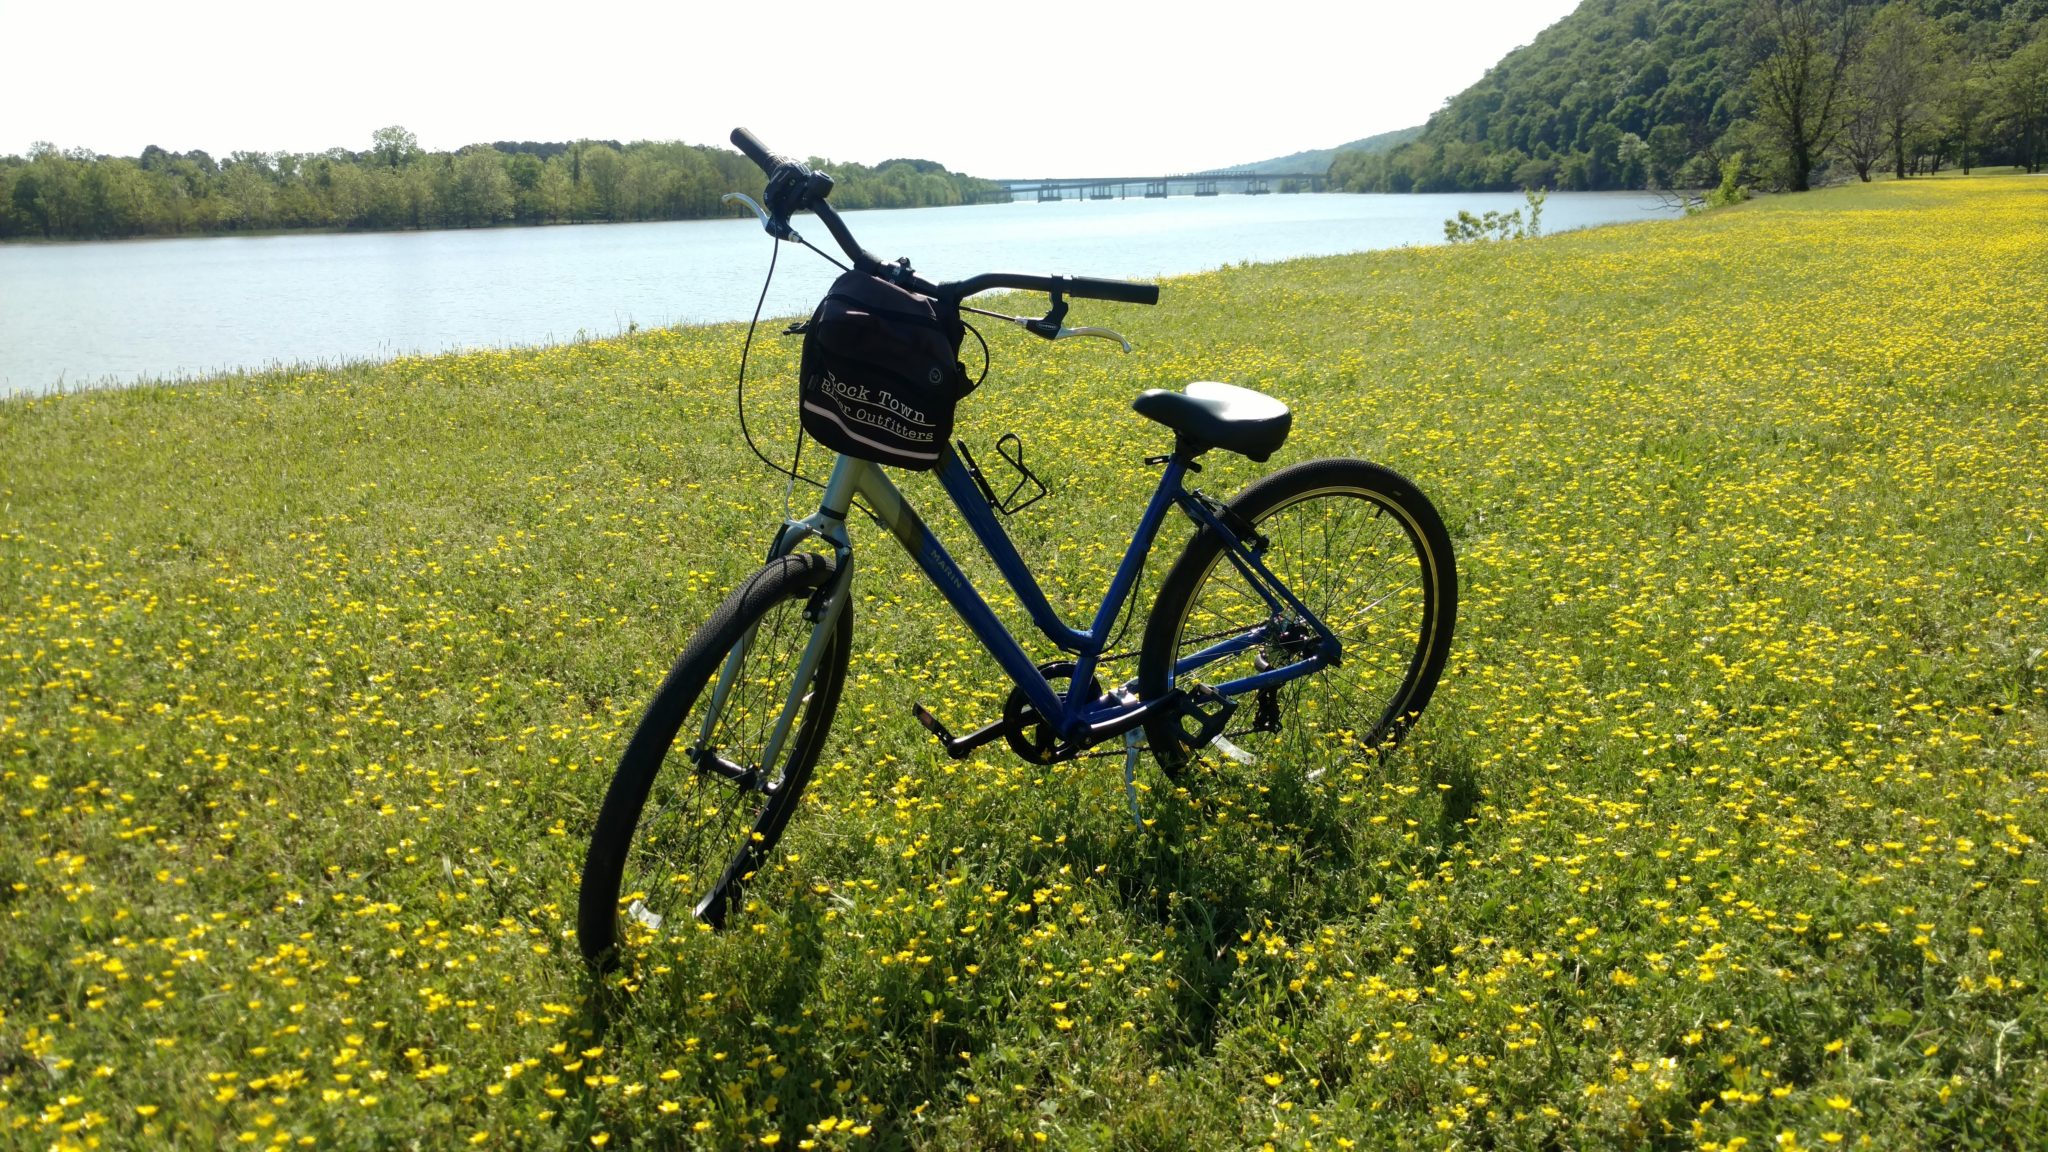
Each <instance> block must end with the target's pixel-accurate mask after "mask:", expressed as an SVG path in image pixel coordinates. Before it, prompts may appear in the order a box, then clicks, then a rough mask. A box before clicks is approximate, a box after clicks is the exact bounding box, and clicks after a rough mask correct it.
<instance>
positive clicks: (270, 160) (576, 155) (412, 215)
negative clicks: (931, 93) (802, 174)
mask: <svg viewBox="0 0 2048 1152" xmlns="http://www.w3.org/2000/svg"><path fill="white" fill-rule="evenodd" d="M812 163H813V164H816V165H820V166H822V167H823V168H825V170H827V171H829V172H831V173H832V175H833V178H834V179H835V180H836V181H837V186H836V187H835V189H834V190H833V193H832V202H833V203H834V204H835V205H837V206H838V207H840V208H843V209H857V208H922V207H932V206H941V205H954V204H979V203H988V202H991V201H1002V200H1007V199H1009V193H1008V192H1007V191H1006V190H1005V189H1004V188H1003V187H1002V186H1001V185H998V184H993V183H990V182H989V181H986V180H978V179H975V178H973V177H969V176H963V175H960V174H959V173H955V172H951V171H948V170H947V169H946V168H945V167H943V166H942V165H939V164H936V163H933V162H931V161H928V160H890V161H887V162H885V163H883V164H880V165H878V166H875V167H872V168H870V167H867V166H864V165H860V164H833V163H830V162H827V161H819V160H814V161H812ZM761 186H762V177H761V172H760V170H759V169H758V168H756V167H754V165H753V163H752V162H751V161H749V160H747V159H746V158H745V157H743V156H741V155H739V154H738V153H736V152H730V151H726V150H724V149H720V148H704V147H698V146H696V145H691V144H682V143H677V142H673V141H637V142H634V143H631V144H620V143H619V142H617V141H615V140H576V141H571V142H565V143H533V142H511V141H500V142H497V143H494V144H473V145H470V146H468V147H466V148H461V149H457V150H456V151H453V152H428V151H425V150H423V149H421V148H420V146H419V143H418V140H417V139H416V138H415V137H414V136H413V134H412V133H410V132H408V131H406V130H405V129H404V128H400V127H391V128H383V129H379V130H378V131H377V132H374V133H372V134H371V144H370V147H369V148H368V149H366V150H364V151H361V152H351V151H349V150H347V149H345V148H334V149H329V150H328V151H325V152H318V153H292V152H233V153H230V154H229V155H228V156H226V157H225V158H222V159H219V160H216V159H215V158H214V157H212V156H210V155H208V154H207V153H205V152H201V151H192V152H170V151H166V150H165V149H162V148H159V147H156V146H155V145H151V146H150V147H148V148H145V149H143V151H142V155H140V156H134V157H129V156H103V155H100V154H98V153H95V152H92V151H89V150H87V149H79V148H73V149H59V148H57V147H56V146H55V145H52V144H45V143H38V144H36V145H34V146H32V147H31V148H30V149H29V152H28V155H26V156H0V239H19V238H45V239H99V238H106V237H118V236H175V235H188V234H198V235H211V234H217V233H227V232H255V231H274V230H287V229H302V228H316V229H411V228H474V227H483V226H488V225H496V224H552V223H570V222H588V221H628V220H690V219H700V218H704V217H711V216H719V215H728V214H730V213H731V212H732V209H731V208H729V207H727V206H725V205H722V204H720V203H719V197H720V196H722V195H723V194H725V193H727V192H732V191H740V192H747V193H749V194H752V195H756V196H758V195H759V193H760V191H761Z"/></svg>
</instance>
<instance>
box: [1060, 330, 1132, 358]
mask: <svg viewBox="0 0 2048 1152" xmlns="http://www.w3.org/2000/svg"><path fill="white" fill-rule="evenodd" d="M1075 336H1093V337H1096V338H1097V339H1100V340H1107V341H1109V342H1111V343H1112V344H1121V345H1123V349H1124V351H1125V352H1126V353H1129V352H1130V350H1131V342H1130V341H1129V340H1126V339H1124V338H1123V336H1122V335H1121V334H1119V333H1116V332H1111V331H1110V330H1109V329H1107V328H1062V329H1060V330H1059V331H1058V332H1055V333H1053V335H1052V339H1054V340H1069V339H1072V338H1073V337H1075Z"/></svg>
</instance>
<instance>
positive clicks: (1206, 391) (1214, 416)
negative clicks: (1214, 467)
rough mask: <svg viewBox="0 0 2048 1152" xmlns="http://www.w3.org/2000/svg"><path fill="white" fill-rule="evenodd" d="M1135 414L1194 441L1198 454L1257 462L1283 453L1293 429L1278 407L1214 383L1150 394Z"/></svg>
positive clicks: (1134, 404) (1246, 390) (1144, 396)
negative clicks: (1206, 451)
mask: <svg viewBox="0 0 2048 1152" xmlns="http://www.w3.org/2000/svg"><path fill="white" fill-rule="evenodd" d="M1131 408H1132V410H1133V411H1135V412H1137V414H1138V415H1140V416H1143V417H1145V418H1146V419H1148V420H1157V421H1159V422H1160V423H1161V424H1164V425H1166V426H1167V427H1168V428H1171V429H1173V430H1174V431H1175V432H1178V433H1180V434H1181V436H1183V437H1185V438H1186V439H1188V440H1191V441H1193V442H1194V444H1195V445H1196V449H1197V451H1199V450H1201V449H1203V448H1221V449H1223V450H1224V451H1225V452H1235V453H1237V454H1238V455H1240V456H1249V457H1251V458H1252V459H1254V460H1264V459H1265V458H1266V457H1268V456H1271V455H1272V454H1273V453H1275V452H1277V451H1279V449H1280V446H1281V445H1282V444H1285V443H1287V430H1288V429H1289V428H1291V427H1293V426H1294V414H1293V413H1292V412H1289V411H1288V410H1287V405H1285V404H1282V403H1281V402H1280V401H1278V400H1275V399H1273V398H1272V397H1271V396H1268V395H1266V394H1265V393H1263V392H1254V391H1252V390H1251V389H1249V388H1239V387H1238V386H1236V385H1235V384H1218V383H1216V382H1215V381H1213V380H1197V381H1195V382H1194V383H1192V384H1190V385H1188V386H1187V388H1186V389H1184V390H1182V391H1179V392H1168V391H1166V390H1165V389H1163V388H1148V389H1146V390H1145V391H1144V392H1142V393H1140V394H1139V396H1138V398H1137V399H1136V400H1133V401H1131Z"/></svg>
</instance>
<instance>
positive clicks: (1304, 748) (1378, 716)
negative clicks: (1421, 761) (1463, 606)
mask: <svg viewBox="0 0 2048 1152" xmlns="http://www.w3.org/2000/svg"><path fill="white" fill-rule="evenodd" d="M1229 508H1230V510H1231V512H1232V513H1234V516H1232V517H1230V518H1229V519H1231V520H1234V521H1235V522H1237V523H1244V524H1249V525H1251V526H1252V527H1253V528H1254V534H1253V538H1252V539H1251V540H1249V541H1248V544H1249V545H1250V547H1252V548H1253V549H1254V551H1255V552H1256V553H1257V554H1258V556H1259V558H1260V562H1261V563H1262V564H1264V565H1265V567H1266V569H1267V571H1269V572H1271V573H1272V574H1273V576H1274V577H1276V578H1277V579H1278V580H1279V581H1280V583H1281V584H1283V585H1284V586H1285V587H1286V588H1287V589H1288V591H1290V592H1291V593H1293V595H1294V597H1295V599H1296V600H1298V601H1299V602H1300V603H1301V604H1302V605H1303V606H1304V607H1306V608H1307V609H1308V610H1309V612H1310V613H1312V614H1313V615H1314V616H1315V617H1316V618H1317V619H1318V620H1320V621H1322V623H1323V624H1324V626H1325V627H1327V628H1329V629H1330V631H1332V632H1334V633H1335V634H1336V635H1337V637H1338V640H1339V642H1340V643H1341V644H1342V646H1343V659H1342V662H1341V663H1340V664H1337V665H1334V666H1330V667H1326V668H1322V669H1319V670H1317V671H1314V672H1312V673H1309V674H1307V675H1304V676H1301V677H1299V678H1296V679H1294V680H1290V681H1287V682H1285V683H1284V684H1281V685H1279V686H1277V687H1274V688H1268V689H1261V690H1256V691H1253V692H1248V693H1245V694H1244V695H1242V696H1240V697H1238V698H1237V703H1238V708H1237V710H1236V711H1235V712H1234V713H1233V714H1232V715H1231V717H1230V720H1229V722H1228V724H1227V725H1226V726H1225V730H1224V732H1223V733H1222V735H1221V737H1220V738H1219V739H1218V740H1217V741H1215V742H1214V743H1213V744H1212V745H1211V746H1210V747H1209V748H1207V749H1195V750H1194V752H1195V754H1201V753H1202V752H1204V751H1220V752H1222V753H1223V754H1225V755H1228V756H1230V757H1231V758H1233V759H1236V760H1239V761H1243V762H1254V761H1256V762H1260V763H1265V762H1267V761H1269V760H1275V759H1285V760H1290V761H1295V762H1298V763H1300V764H1302V765H1303V766H1304V768H1305V770H1308V771H1311V772H1314V771H1319V770H1320V767H1321V766H1322V763H1321V762H1322V761H1324V760H1325V759H1326V758H1327V757H1328V756H1329V755H1331V754H1340V755H1353V754H1357V753H1359V752H1362V751H1365V750H1368V749H1385V748H1388V747H1391V746H1392V745H1393V744H1394V743H1395V742H1397V741H1398V740H1399V739H1400V738H1401V736H1402V735H1403V734H1404V733H1405V732H1406V731H1407V729H1408V726H1409V725H1410V724H1411V723H1413V722H1414V720H1415V717H1416V716H1417V715H1418V714H1419V713H1420V712H1421V711H1422V709H1423V706H1424V705H1426V704H1428V703H1429V697H1430V694H1431V693H1432V692H1433V691H1434V690H1435V688H1436V683H1437V678H1438V677H1439V676H1440V675H1442V673H1443V667H1444V662H1445V660H1446V658H1447V657H1448V656H1449V654H1450V649H1451V628H1452V623H1453V621H1454V620H1455V619H1456V617H1457V604H1458V576H1457V569H1456V567H1455V565H1454V563H1453V560H1452V556H1451V541H1450V536H1449V534H1448V533H1446V532H1445V531H1444V526H1443V521H1442V519H1441V518H1439V517H1438V515H1437V512H1436V509H1435V508H1434V507H1432V506H1431V505H1430V503H1429V500H1428V499H1427V498H1425V497H1424V496H1423V494H1422V492H1421V490H1419V489H1417V488H1416V487H1415V485H1414V484H1412V483H1410V482H1409V481H1408V480H1407V479H1406V478H1404V477H1402V476H1401V475H1400V474H1398V473H1396V472H1394V471H1392V470H1390V469H1387V468H1383V467H1381V466H1379V465H1377V464H1371V463H1368V462H1366V461H1363V460H1343V459H1328V460H1311V461H1307V462H1305V463H1301V464H1297V465H1294V466H1292V467H1289V468H1284V469H1282V470H1280V471H1278V472H1275V473H1273V474H1272V475H1270V476H1267V477H1265V478H1264V479H1261V480H1259V481H1258V482H1257V483H1254V484H1253V485H1251V486H1250V487H1248V488H1246V489H1245V490H1244V491H1243V492H1241V493H1239V494H1238V495H1237V496H1236V497H1234V498H1232V499H1231V501H1230V502H1229ZM1251 636H1256V637H1257V638H1258V640H1259V642H1258V643H1254V644H1249V645H1233V644H1231V643H1230V642H1231V641H1232V639H1233V638H1244V637H1251ZM1315 644H1316V637H1315V634H1314V632H1313V630H1312V629H1311V628H1310V627H1309V626H1308V625H1307V624H1306V623H1305V622H1304V621H1303V620H1301V619H1300V618H1299V617H1298V614H1296V613H1294V612H1292V611H1291V610H1288V609H1286V608H1285V607H1284V606H1283V607H1282V608H1281V609H1280V610H1277V611H1276V610H1275V608H1274V607H1273V605H1272V604H1271V603H1270V602H1269V601H1268V600H1267V599H1266V598H1265V597H1263V596H1261V595H1260V594H1259V592H1258V591H1257V590H1256V589H1255V588H1254V587H1253V586H1252V583H1251V581H1250V580H1249V579H1248V578H1247V576H1246V575H1245V573H1244V572H1243V571H1242V570H1240V568H1239V566H1238V565H1237V564H1236V563H1234V562H1233V561H1232V560H1231V559H1230V558H1229V557H1227V556H1226V554H1225V549H1224V545H1223V540H1222V538H1221V537H1220V536H1219V535H1217V534H1216V533H1215V532H1213V531H1207V530H1205V531H1202V532H1200V533H1197V534H1196V535H1195V537H1194V538H1193V539H1192V540H1190V541H1189V542H1188V546H1187V548H1186V550H1185V551H1183V552H1182V553H1181V556H1180V558H1179V559H1178V560H1177V561H1175V563H1174V566H1173V568H1172V569H1171V570H1169V571H1168V573H1167V575H1166V579H1165V580H1164V582H1163V583H1162V584H1161V585H1160V589H1159V598H1158V600H1157V601H1156V602H1155V603H1154V605H1153V608H1152V615H1151V618H1150V619H1149V620H1148V621H1147V622H1146V626H1145V639H1144V644H1143V647H1142V649H1141V652H1140V655H1139V658H1138V690H1139V692H1140V693H1141V694H1142V695H1143V697H1144V698H1145V699H1148V700H1149V699H1153V698H1155V697H1157V696H1160V695H1163V694H1164V693H1165V692H1166V691H1167V690H1168V689H1169V688H1170V687H1172V686H1174V685H1175V684H1179V685H1180V686H1182V687H1187V686H1188V685H1189V682H1190V681H1193V682H1196V683H1200V684H1207V685H1217V684H1224V683H1228V682H1230V681H1233V680H1238V679H1241V678H1244V677H1248V676H1252V675H1256V674H1257V673H1259V672H1263V671H1268V670H1271V669H1275V668H1282V667H1285V666H1286V665H1289V664H1292V663H1295V662H1297V661H1300V660H1304V659H1308V658H1310V656H1311V654H1312V653H1313V650H1314V648H1315ZM1219 651H1220V652H1222V653H1223V654H1222V655H1220V656H1218V657H1216V658H1215V659H1213V660H1209V661H1208V662H1202V661H1203V660H1205V658H1206V657H1205V654H1213V653H1217V652H1219ZM1191 663H1196V664H1198V665H1199V666H1194V667H1190V666H1189V665H1190V664H1191ZM1146 739H1147V741H1148V743H1149V744H1150V745H1151V747H1152V751H1153V755H1154V757H1155V758H1157V759H1158V760H1159V763H1160V765H1161V767H1163V768H1165V769H1166V771H1167V772H1168V774H1169V775H1175V776H1177V775H1179V774H1180V773H1181V771H1182V770H1183V769H1184V768H1185V767H1186V765H1187V762H1188V760H1189V758H1190V755H1189V750H1188V749H1187V747H1186V743H1187V741H1186V740H1185V739H1184V738H1183V737H1182V736H1181V734H1180V732H1179V731H1178V730H1177V722H1176V719H1175V718H1173V717H1164V718H1161V719H1158V720H1155V721H1153V722H1152V723H1151V724H1149V725H1147V727H1146Z"/></svg>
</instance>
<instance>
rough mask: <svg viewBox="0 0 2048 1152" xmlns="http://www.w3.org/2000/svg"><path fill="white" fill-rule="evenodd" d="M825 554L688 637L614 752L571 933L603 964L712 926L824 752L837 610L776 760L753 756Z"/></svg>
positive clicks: (779, 565) (741, 598)
mask: <svg viewBox="0 0 2048 1152" xmlns="http://www.w3.org/2000/svg"><path fill="white" fill-rule="evenodd" d="M834 571H835V566H834V563H833V561H832V560H831V558H829V557H826V556H819V555H813V554H798V555H792V556H784V557H781V558H779V559H777V560H773V561H770V562H769V563H768V565H767V566H766V567H764V568H762V569H760V570H759V571H757V572H755V573H754V575H753V576H751V577H749V578H748V579H747V581H746V582H745V583H743V584H741V585H740V587H739V588H738V589H737V590H736V591H734V592H733V593H732V595H730V596H728V597H727V598H726V600H725V603H723V604H721V605H719V607H718V610H717V611H715V612H713V613H712V615H711V618H710V619H709V620H707V621H705V622H704V625H703V626H702V627H701V628H699V629H698V630H697V634H696V635H695V636H693V637H691V638H690V642H689V644H688V645H686V646H685V647H684V649H683V654H682V656H681V657H679V658H678V659H677V660H676V663H675V667H674V668H673V669H672V670H671V671H670V672H669V674H668V677H667V679H665V680H663V681H662V684H661V688H660V689H659V690H658V691H656V693H655V695H654V700H653V702H652V703H650V704H648V706H647V712H646V714H645V715H643V716H642V717H641V719H640V726H639V727H638V728H637V729H635V730H634V733H633V738H632V740H631V741H630V742H629V743H628V744H627V745H626V751H625V754H624V755H623V756H622V757H620V760H619V766H618V770H617V771H616V772H615V773H614V774H613V776H612V783H611V787H610V789H609V790H608V791H607V792H606V793H605V798H604V807H603V808H602V809H601V810H600V811H599V813H598V817H597V827H596V829H595V830H594V831H593V832H592V833H591V837H590V851H589V853H588V855H587V856H586V857H585V859H584V864H583V885H582V891H581V893H580V894H579V897H578V900H577V909H576V935H577V941H578V944H579V945H580V946H581V948H582V951H583V955H584V957H585V958H586V959H589V960H591V961H593V962H599V963H602V962H606V961H608V960H609V959H611V958H613V957H614V956H615V949H623V950H626V951H632V950H636V949H638V948H640V947H643V946H644V945H645V944H647V943H651V942H652V941H654V940H656V939H659V938H660V937H661V936H662V935H664V934H665V933H669V932H675V931H679V930H683V929H687V928H690V927H692V926H693V917H694V919H695V920H699V921H702V922H704V923H706V924H709V925H711V926H712V927H714V928H718V927H722V926H723V925H724V923H725V918H726V914H727V911H728V910H729V909H730V907H731V906H732V903H733V901H734V900H735V899H736V898H737V897H738V896H739V893H740V890H741V888H742V886H743V885H744V884H745V883H746V881H747V880H748V879H749V878H750V877H751V876H752V875H753V873H754V872H755V870H756V869H758V868H759V867H760V866H761V864H762V863H763V862H765V861H766V860H767V858H768V853H769V852H770V851H771V850H772V849H773V848H774V847H775V842H776V841H777V840H778V839H780V838H781V836H782V831H783V829H784V828H785V827H787V825H788V824H789V817H790V813H791V812H792V811H793V810H794V809H795V807H796V801H797V797H798V795H799V794H801V793H802V792H803V789H804V785H805V784H806V783H808V782H809V780H810V775H811V767H812V765H814V764H815V763H817V759H818V754H819V753H820V751H822V750H823V748H824V743H825V735H826V731H827V729H828V728H829V727H830V726H831V723H832V713H833V711H834V709H836V708H837V707H838V704H839V691H840V688H841V686H842V685H843V684H844V683H845V680H846V660H847V653H848V650H849V649H850V648H851V647H852V643H853V608H852V606H851V605H850V604H849V605H847V606H846V607H844V608H842V609H841V611H840V614H839V622H838V625H837V626H836V627H835V628H834V630H833V633H832V635H831V636H830V637H829V638H828V639H827V647H826V650H825V652H824V658H823V659H822V660H820V661H819V663H818V667H817V669H816V671H815V672H814V673H813V675H812V677H811V680H810V683H809V684H808V685H807V686H806V688H805V689H804V690H803V692H802V693H801V694H800V696H799V697H798V700H799V704H798V710H797V714H796V715H795V716H794V717H793V719H792V720H791V722H790V724H789V726H788V729H787V735H786V737H785V738H784V740H783V743H782V748H781V751H780V754H779V755H778V756H777V757H776V760H777V763H774V764H768V763H764V756H763V753H764V751H765V749H766V746H767V743H768V740H769V737H770V734H771V733H772V732H773V731H774V730H775V727H776V724H777V722H778V719H779V717H780V716H781V714H782V711H783V709H784V706H785V704H786V702H787V701H788V700H789V699H790V698H791V695H790V694H791V686H792V684H793V682H794V680H795V677H796V673H797V671H798V668H799V666H800V663H801V659H802V656H803V653H804V648H805V646H806V645H807V644H808V643H809V642H810V638H811V633H812V631H813V629H814V628H815V625H814V624H813V623H812V622H811V621H810V620H808V619H806V618H805V605H806V604H807V603H808V602H809V601H810V600H811V598H812V595H813V594H814V593H816V592H817V591H818V590H819V589H820V588H823V587H825V586H826V585H827V583H828V582H829V581H830V580H831V579H832V577H833V574H834Z"/></svg>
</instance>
